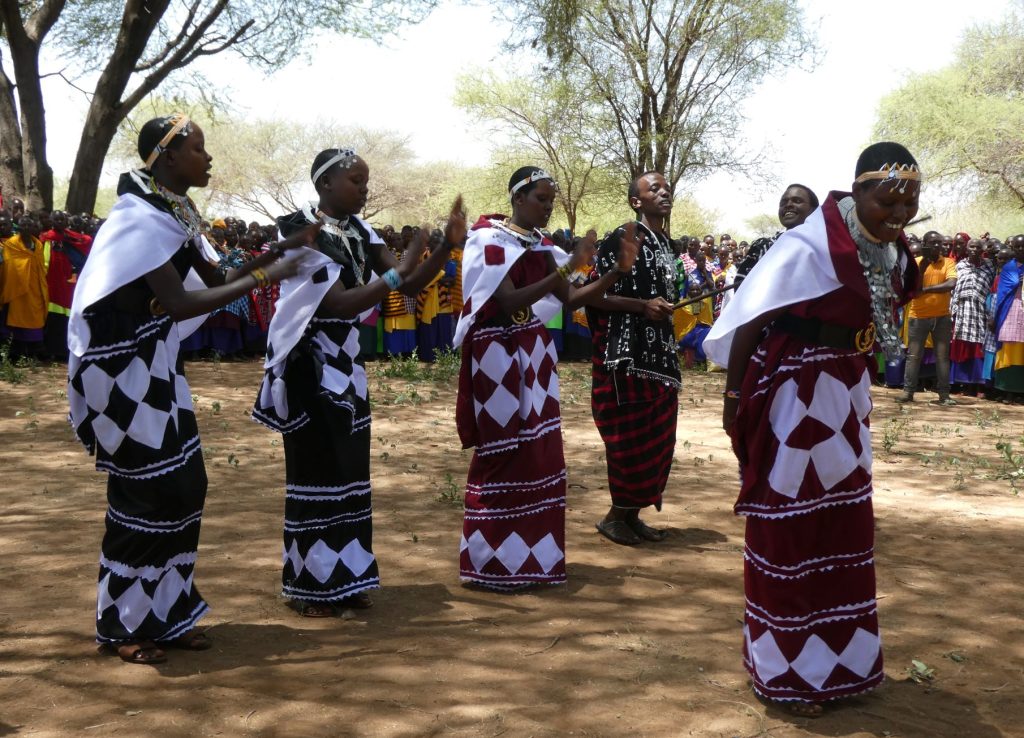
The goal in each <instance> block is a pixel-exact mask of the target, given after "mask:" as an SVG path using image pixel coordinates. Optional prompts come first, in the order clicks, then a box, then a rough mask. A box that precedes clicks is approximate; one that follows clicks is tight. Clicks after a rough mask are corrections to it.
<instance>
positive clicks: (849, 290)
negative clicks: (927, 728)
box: [704, 143, 921, 717]
mask: <svg viewBox="0 0 1024 738" xmlns="http://www.w3.org/2000/svg"><path fill="white" fill-rule="evenodd" d="M920 180H921V173H920V171H919V170H918V168H917V162H916V161H915V160H914V158H913V157H912V156H911V155H910V152H908V151H907V150H906V149H905V148H904V147H903V146H900V145H899V144H894V143H879V144H874V145H873V146H870V147H868V148H867V149H866V150H865V151H864V152H863V153H862V154H861V156H860V158H859V159H858V161H857V166H856V171H855V180H854V184H853V193H852V194H847V193H843V192H833V193H831V194H830V195H829V196H828V198H827V199H826V200H825V203H824V204H823V205H822V207H821V208H819V209H817V210H815V211H814V213H812V214H811V215H810V216H809V217H808V218H807V220H806V221H805V222H804V223H803V225H800V226H797V227H796V228H793V229H792V230H789V231H787V232H786V233H784V234H782V235H781V236H780V237H779V239H778V241H777V242H776V244H775V245H774V246H773V247H772V249H771V250H770V251H768V252H767V254H765V256H764V257H763V258H762V259H761V260H760V261H759V262H758V263H757V265H756V266H755V267H754V268H753V270H752V271H751V272H750V275H749V277H748V279H750V280H752V282H751V285H752V286H748V287H746V288H744V289H743V290H742V291H740V292H738V293H737V294H736V296H735V297H734V298H733V300H732V302H730V304H729V307H728V308H727V309H726V310H724V311H723V312H722V317H721V319H720V320H719V321H718V322H717V323H715V325H714V327H713V328H712V329H711V333H710V334H709V335H708V337H707V339H706V340H705V344H704V345H705V350H706V352H707V354H708V355H709V356H710V357H711V359H712V360H714V361H715V362H717V363H719V364H725V365H727V366H728V376H727V378H726V391H725V393H724V395H725V404H724V408H723V413H722V425H723V427H724V429H725V431H726V432H727V433H728V434H729V436H730V438H731V440H732V446H733V450H734V451H735V453H736V457H737V458H738V459H739V462H740V477H741V487H740V494H739V498H738V500H737V502H736V505H735V511H736V513H737V514H739V515H744V516H746V518H747V523H746V547H745V550H744V585H745V590H746V603H747V605H746V617H745V623H744V628H743V635H744V642H743V660H744V664H745V666H746V668H747V670H748V671H749V672H750V675H751V680H752V682H753V685H754V689H755V691H756V692H757V694H759V695H761V696H762V697H764V698H766V699H769V700H777V701H783V702H786V703H788V704H789V706H790V708H791V710H792V711H793V712H794V713H796V714H799V715H804V716H812V717H813V716H816V715H819V714H820V713H821V711H822V707H821V703H823V702H826V701H828V700H834V699H837V698H840V697H847V696H850V695H853V694H857V693H858V692H864V691H867V690H869V689H872V688H874V687H875V686H877V685H878V684H879V683H881V681H882V679H883V673H882V650H881V640H880V637H879V629H878V612H877V607H876V602H875V571H874V558H873V546H874V518H873V513H872V503H871V494H872V488H871V432H870V429H869V420H868V414H869V413H870V411H871V394H870V387H871V375H872V371H873V370H872V368H871V364H872V363H873V362H872V359H873V353H874V350H875V345H876V338H877V343H879V344H880V345H881V347H882V349H883V350H884V351H885V352H886V353H887V354H889V355H897V354H899V353H901V352H902V346H901V344H900V342H899V335H898V332H897V330H896V325H895V323H894V317H893V316H894V313H895V311H894V307H895V305H896V304H899V303H903V302H905V301H906V300H907V299H908V298H909V296H910V295H911V293H912V291H913V290H914V289H916V286H917V281H918V280H917V266H916V264H915V263H914V260H913V259H912V258H911V257H910V253H909V251H908V249H907V246H906V243H905V242H904V240H903V237H902V229H903V226H904V225H905V224H906V223H907V222H908V221H909V220H910V219H912V218H913V217H914V215H915V214H916V212H917V198H918V193H919V191H920V186H921V181H920ZM838 612H841V613H842V619H837V617H836V613H838Z"/></svg>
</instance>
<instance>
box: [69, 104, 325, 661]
mask: <svg viewBox="0 0 1024 738" xmlns="http://www.w3.org/2000/svg"><path fill="white" fill-rule="evenodd" d="M138 148H139V155H140V156H141V157H142V159H143V161H145V166H144V167H143V168H141V169H137V170H134V171H130V172H127V173H125V174H123V175H121V179H120V181H119V183H118V194H119V196H120V198H119V199H118V201H117V204H116V205H115V206H114V208H113V210H111V212H110V217H109V219H108V220H107V221H106V223H105V224H104V225H103V227H102V228H101V229H100V231H99V234H98V235H97V238H96V242H95V243H94V244H93V246H92V251H91V253H90V256H89V259H88V261H86V262H85V266H84V267H83V268H82V272H81V274H80V275H79V279H78V287H77V289H76V290H75V295H74V301H73V303H72V306H71V317H70V321H69V326H68V348H69V349H70V359H69V362H68V375H69V377H70V379H69V381H68V401H69V404H70V406H71V413H70V419H71V424H72V426H73V427H74V430H75V433H76V435H77V436H78V438H79V439H80V440H81V441H82V442H83V443H84V444H85V446H86V448H87V449H88V450H89V453H90V454H93V455H95V457H96V468H97V469H98V470H100V471H104V472H107V475H108V476H107V500H108V503H109V507H108V509H107V517H106V534H105V535H104V537H103V547H102V552H101V555H100V573H99V587H98V597H97V605H96V639H97V641H99V642H100V643H101V644H106V645H108V646H109V647H110V649H111V650H116V652H117V653H118V655H120V657H121V658H122V659H123V660H124V661H127V662H129V663H135V664H157V663H162V662H163V661H166V654H165V653H164V649H165V648H167V647H176V648H185V649H190V650H202V649H205V648H209V646H210V641H209V640H208V639H207V638H206V636H204V635H203V634H201V633H198V632H196V631H194V630H193V627H194V626H195V624H196V623H197V622H198V620H199V619H200V618H201V617H202V616H203V615H204V614H205V613H206V611H207V609H208V608H207V604H206V602H204V601H203V598H202V597H201V596H200V594H199V590H198V589H197V588H196V587H195V585H194V584H193V580H192V574H193V568H194V566H195V561H196V549H197V546H198V543H199V524H200V519H201V518H202V514H203V502H204V500H205V498H206V469H205V467H204V466H203V454H202V451H201V449H200V447H199V433H198V429H197V426H196V418H195V412H194V410H193V408H192V396H191V392H190V391H189V387H188V382H186V381H185V377H184V375H183V374H182V373H181V370H180V361H179V357H178V346H179V342H180V341H181V339H182V338H184V337H185V336H187V335H188V333H189V332H190V331H191V330H194V329H195V327H196V326H197V325H198V323H200V322H202V320H203V317H204V316H205V314H206V313H208V312H210V311H211V310H213V309H215V308H218V307H221V306H223V305H226V304H227V303H229V302H231V301H232V300H235V299H237V298H238V297H241V296H243V295H245V294H247V293H248V292H249V290H251V289H252V288H253V286H254V285H255V286H261V285H264V284H268V283H269V282H271V281H275V280H277V279H280V278H282V277H284V276H286V275H288V274H290V273H292V272H293V271H294V269H295V264H294V263H282V262H278V263H274V262H276V261H277V259H278V258H279V257H280V255H281V254H282V253H284V250H285V249H287V248H290V247H292V246H297V245H300V244H301V243H303V242H304V241H305V240H308V239H309V238H312V236H313V230H314V229H311V230H310V231H306V232H303V233H300V234H298V235H297V237H296V238H295V239H292V240H291V241H288V242H285V243H283V244H277V245H276V246H275V248H274V250H273V253H269V254H267V255H265V256H261V257H260V258H258V259H255V260H254V261H251V262H249V263H248V264H247V265H246V266H245V267H243V268H241V269H235V270H228V271H227V272H226V273H222V272H219V271H218V270H217V268H216V266H215V264H216V254H215V252H214V251H213V249H212V247H211V246H210V245H209V243H208V242H206V241H205V239H204V238H203V237H202V236H201V235H200V232H199V228H200V224H201V222H202V219H201V217H200V215H199V213H198V212H197V211H196V207H195V205H194V204H193V202H192V200H191V199H189V197H188V194H187V193H188V190H189V188H191V187H205V186H206V184H207V182H208V181H209V179H210V163H211V161H212V158H211V157H210V155H209V154H207V153H206V148H205V142H204V138H203V132H202V130H201V129H200V128H199V126H198V125H196V124H195V123H193V122H191V121H189V119H188V117H187V116H185V115H182V114H180V113H178V114H175V115H171V116H168V117H166V118H155V119H153V120H151V121H149V122H148V123H146V124H145V125H144V126H143V127H142V130H141V131H140V133H139V144H138ZM186 284H187V285H188V289H186ZM203 287H205V289H202V288H203Z"/></svg>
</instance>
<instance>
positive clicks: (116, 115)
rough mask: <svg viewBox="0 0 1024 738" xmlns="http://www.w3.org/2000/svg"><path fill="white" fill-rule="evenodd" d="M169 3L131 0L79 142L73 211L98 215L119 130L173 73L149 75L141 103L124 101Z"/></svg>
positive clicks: (69, 203)
mask: <svg viewBox="0 0 1024 738" xmlns="http://www.w3.org/2000/svg"><path fill="white" fill-rule="evenodd" d="M169 4H170V0H128V2H127V3H126V4H125V9H124V15H123V16H122V17H121V29H120V31H119V32H118V36H117V41H116V42H115V44H114V50H113V52H112V53H111V55H110V58H109V59H108V60H107V64H106V66H105V67H104V68H103V73H102V74H101V75H100V78H99V81H98V82H97V83H96V91H95V93H94V94H93V97H92V101H91V102H90V103H89V112H88V113H87V114H86V117H85V125H84V126H83V127H82V138H81V140H80V141H79V143H78V153H77V154H76V155H75V165H74V168H73V169H72V170H71V181H70V183H69V184H68V199H67V203H66V208H67V210H68V212H76V213H80V212H90V213H91V212H92V209H93V207H95V205H96V192H97V190H98V189H99V184H100V174H101V173H102V171H103V160H104V159H105V158H106V156H107V151H109V150H110V144H111V142H112V141H113V140H114V134H116V133H117V126H118V125H119V124H120V123H121V121H123V120H124V119H125V118H127V117H128V115H129V114H130V113H131V112H132V109H133V108H134V107H135V104H137V102H138V101H139V100H141V98H142V96H141V95H139V94H137V93H139V92H140V91H141V92H143V94H145V92H147V91H149V90H152V89H155V88H156V86H157V85H158V84H159V83H160V82H162V81H163V80H164V79H165V78H166V76H167V74H168V73H169V72H170V71H171V70H170V69H167V70H164V71H159V72H153V73H151V74H150V75H149V76H147V77H146V78H145V79H144V80H143V82H142V83H141V84H140V86H139V90H136V91H135V93H133V94H132V95H130V97H132V98H133V99H134V100H135V101H136V102H135V103H132V104H129V103H126V101H124V100H123V99H122V96H123V95H124V92H125V90H126V89H127V87H128V82H129V80H130V79H131V76H132V73H133V72H134V70H135V66H136V65H137V64H138V62H139V59H140V58H141V57H142V54H143V53H144V52H145V50H146V44H147V43H149V39H150V37H151V36H152V35H153V31H154V29H156V27H157V24H158V23H159V22H160V19H161V18H162V17H163V15H164V13H166V12H167V7H168V5H169Z"/></svg>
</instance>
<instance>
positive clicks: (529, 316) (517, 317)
mask: <svg viewBox="0 0 1024 738" xmlns="http://www.w3.org/2000/svg"><path fill="white" fill-rule="evenodd" d="M534 317H536V316H534V314H533V309H532V308H523V309H521V310H516V311H515V312H514V313H512V314H511V315H507V314H506V313H501V312H499V313H495V314H494V315H492V316H491V317H490V318H488V319H487V320H485V321H483V325H484V326H486V327H487V328H508V327H509V326H513V325H525V324H526V323H529V322H530V321H531V320H533V319H534Z"/></svg>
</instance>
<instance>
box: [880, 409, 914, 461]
mask: <svg viewBox="0 0 1024 738" xmlns="http://www.w3.org/2000/svg"><path fill="white" fill-rule="evenodd" d="M908 427H910V422H909V421H908V420H907V419H906V418H904V417H903V416H902V415H898V416H894V417H892V418H889V419H888V420H887V421H885V427H884V428H883V429H882V448H884V449H885V452H886V453H887V454H891V453H892V452H893V450H894V449H895V448H896V446H897V445H898V444H899V442H900V441H901V440H902V439H903V436H904V435H905V434H906V432H907V428H908Z"/></svg>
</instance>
